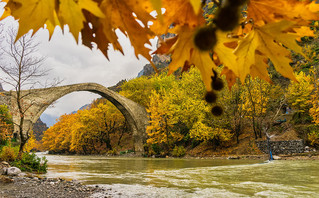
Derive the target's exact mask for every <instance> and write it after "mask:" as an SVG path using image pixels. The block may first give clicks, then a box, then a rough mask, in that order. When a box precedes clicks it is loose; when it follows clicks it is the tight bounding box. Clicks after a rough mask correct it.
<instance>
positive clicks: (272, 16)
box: [247, 0, 319, 26]
mask: <svg viewBox="0 0 319 198" xmlns="http://www.w3.org/2000/svg"><path fill="white" fill-rule="evenodd" d="M318 10H319V4H316V2H315V1H312V2H311V1H299V0H280V1H278V0H250V1H249V3H248V8H247V11H248V16H247V18H248V19H253V20H254V23H255V24H257V25H259V26H261V25H264V24H267V23H271V22H276V21H279V20H289V21H296V22H298V23H299V24H307V23H309V22H310V20H317V19H318V16H319V15H318V13H317V12H318Z"/></svg>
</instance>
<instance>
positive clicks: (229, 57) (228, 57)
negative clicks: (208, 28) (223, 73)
mask: <svg viewBox="0 0 319 198" xmlns="http://www.w3.org/2000/svg"><path fill="white" fill-rule="evenodd" d="M216 37H217V43H216V46H215V47H214V52H215V53H216V54H217V55H218V58H219V60H220V61H221V63H223V64H224V66H227V67H232V66H233V67H234V66H235V65H236V64H237V62H236V58H237V57H236V56H235V54H234V53H233V51H234V49H233V48H230V47H228V46H226V45H227V43H237V39H235V38H230V37H229V36H228V33H225V32H223V31H220V30H217V31H216Z"/></svg>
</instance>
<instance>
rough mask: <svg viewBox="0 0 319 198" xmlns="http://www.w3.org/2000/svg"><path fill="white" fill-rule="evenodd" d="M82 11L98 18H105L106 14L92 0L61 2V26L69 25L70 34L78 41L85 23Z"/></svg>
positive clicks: (66, 0)
mask: <svg viewBox="0 0 319 198" xmlns="http://www.w3.org/2000/svg"><path fill="white" fill-rule="evenodd" d="M82 9H86V10H88V11H90V12H91V13H93V14H94V15H96V16H98V17H101V18H103V17H104V14H103V13H102V12H101V10H100V9H99V7H98V6H97V3H95V2H93V1H92V0H79V1H74V0H63V1H60V5H59V13H58V16H59V19H60V21H61V25H65V24H68V26H69V28H70V32H71V33H72V34H73V36H74V38H75V40H76V41H77V40H78V36H79V32H81V30H82V29H83V22H85V17H84V15H83V13H82Z"/></svg>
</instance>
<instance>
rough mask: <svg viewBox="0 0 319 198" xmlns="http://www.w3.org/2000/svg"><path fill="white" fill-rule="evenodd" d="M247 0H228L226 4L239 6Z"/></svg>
mask: <svg viewBox="0 0 319 198" xmlns="http://www.w3.org/2000/svg"><path fill="white" fill-rule="evenodd" d="M246 2H247V0H228V2H227V4H228V6H234V7H239V6H243V5H244V4H245V3H246Z"/></svg>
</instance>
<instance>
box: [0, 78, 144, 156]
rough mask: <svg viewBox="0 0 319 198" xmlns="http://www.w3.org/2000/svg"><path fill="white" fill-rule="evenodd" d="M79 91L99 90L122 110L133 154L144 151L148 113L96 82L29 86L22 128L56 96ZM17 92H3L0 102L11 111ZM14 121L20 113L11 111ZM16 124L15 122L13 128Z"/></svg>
mask: <svg viewBox="0 0 319 198" xmlns="http://www.w3.org/2000/svg"><path fill="white" fill-rule="evenodd" d="M78 91H88V92H92V93H96V94H99V95H100V96H102V97H104V98H106V99H107V100H109V101H110V102H111V103H113V104H114V105H115V106H116V107H117V108H118V109H119V110H120V111H121V113H122V114H123V116H124V117H125V119H126V120H127V123H128V125H129V128H130V130H131V131H132V132H133V142H134V149H135V153H136V154H142V153H143V152H144V147H143V140H144V137H145V133H146V126H147V125H148V116H147V112H146V110H145V108H144V107H143V106H141V105H139V104H137V103H135V102H133V101H132V100H130V99H128V98H125V97H124V96H121V95H119V94H118V93H116V92H114V91H112V90H109V89H107V88H106V87H104V86H102V85H100V84H96V83H81V84H73V85H66V86H58V87H52V88H43V89H31V90H24V91H22V95H23V96H24V98H23V104H24V105H26V106H30V108H29V109H28V110H27V113H26V115H25V122H24V131H28V130H30V129H32V127H33V124H34V123H35V122H36V121H37V120H38V119H39V117H40V115H41V114H42V113H43V112H44V111H45V110H46V109H47V108H48V107H49V106H50V105H51V104H52V103H53V102H54V101H56V100H58V99H59V98H61V97H63V96H65V95H67V94H69V93H72V92H78ZM16 94H17V93H16V92H14V91H9V92H2V96H1V98H0V102H1V103H5V104H7V105H8V107H9V109H10V111H11V112H17V103H16V101H15V100H14V99H15V98H16V97H15V96H16ZM12 117H13V121H14V123H18V124H19V122H20V119H19V116H18V115H16V114H14V113H13V115H12ZM17 128H18V127H17V126H16V125H15V129H14V130H15V131H16V129H17Z"/></svg>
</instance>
